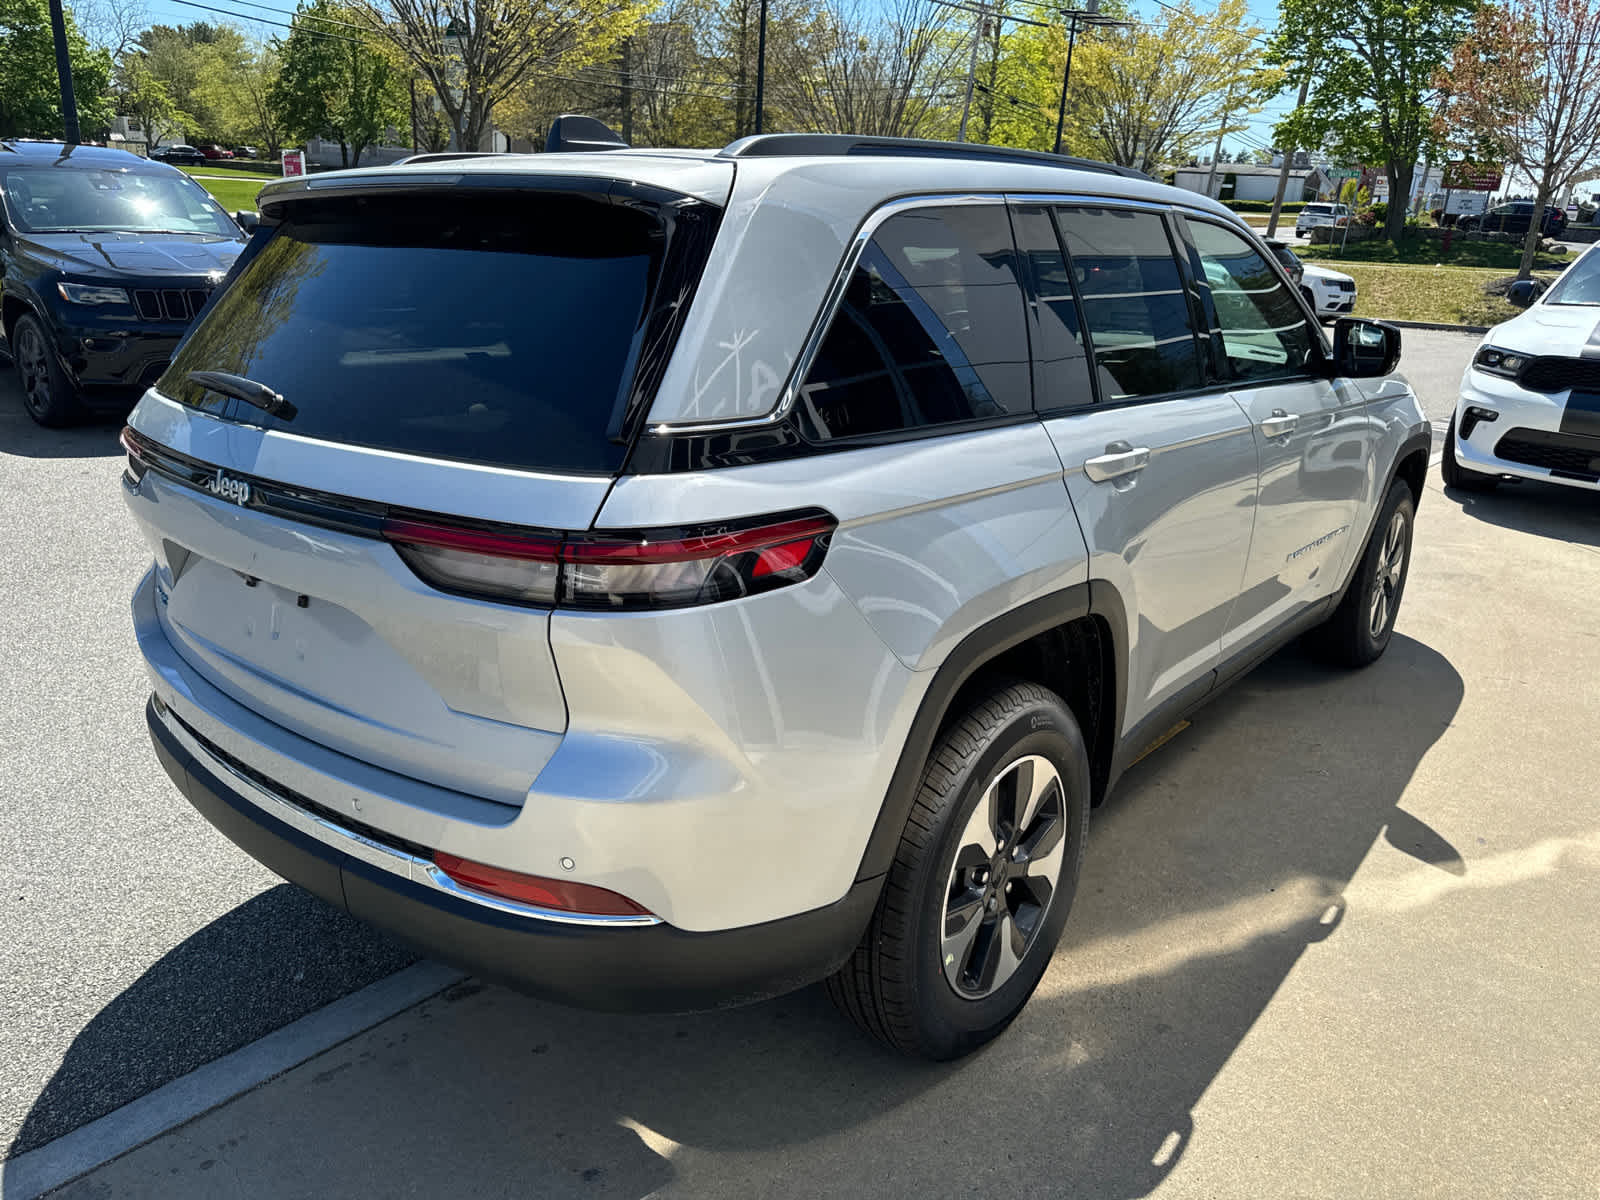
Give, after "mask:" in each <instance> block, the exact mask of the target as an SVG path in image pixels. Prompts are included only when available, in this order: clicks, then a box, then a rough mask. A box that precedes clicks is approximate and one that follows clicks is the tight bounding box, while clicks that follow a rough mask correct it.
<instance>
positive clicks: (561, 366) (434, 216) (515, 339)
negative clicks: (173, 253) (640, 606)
mask: <svg viewBox="0 0 1600 1200" xmlns="http://www.w3.org/2000/svg"><path fill="white" fill-rule="evenodd" d="M663 247H664V236H663V234H662V232H661V227H660V224H659V223H658V222H657V221H656V220H655V219H654V218H653V217H651V216H649V215H647V214H645V213H643V212H640V211H638V210H636V209H630V208H621V207H617V206H614V205H611V204H608V203H607V202H606V201H605V200H604V199H603V198H594V197H589V196H583V195H576V194H571V193H557V194H550V193H530V192H496V193H490V194H486V195H476V196H473V195H462V194H461V193H459V192H458V193H456V194H454V195H452V196H450V197H448V198H434V199H429V198H421V197H418V196H415V195H410V196H404V195H389V196H381V197H370V198H359V199H349V198H346V199H328V200H321V201H316V202H309V203H308V202H302V203H301V204H300V205H299V206H297V207H295V208H291V209H290V216H289V217H288V219H286V220H285V221H284V223H283V224H281V225H280V226H279V227H278V228H277V230H276V231H275V232H274V233H273V234H272V236H271V238H270V239H269V240H268V241H267V242H266V244H265V245H264V246H262V247H261V248H260V251H259V253H257V254H256V255H255V256H254V257H253V258H252V259H250V261H249V262H248V263H247V264H246V265H245V267H244V268H243V270H242V271H240V273H239V275H238V276H237V277H236V278H235V279H234V280H233V281H232V282H231V283H229V284H228V285H227V287H226V289H225V290H224V292H223V294H222V295H221V296H220V297H219V298H218V299H217V301H216V304H215V306H214V307H213V308H212V310H211V312H210V313H209V314H208V315H207V316H206V317H205V319H204V320H202V321H201V322H200V323H199V324H198V325H197V326H196V328H195V329H194V331H193V332H192V333H191V334H190V335H189V337H188V339H187V340H186V341H185V342H184V343H183V345H182V346H181V347H180V348H179V350H178V353H177V355H176V356H175V357H174V358H173V360H172V365H171V366H170V367H169V368H168V369H167V372H166V374H164V375H163V376H162V378H161V381H160V383H159V384H158V385H157V386H158V387H159V388H160V390H161V391H162V392H164V393H165V394H167V395H169V396H172V397H174V398H175V399H177V400H180V401H182V402H183V403H184V404H188V405H191V406H193V407H196V408H200V409H203V410H205V411H208V412H214V413H216V414H218V415H219V416H223V417H226V418H229V419H233V420H238V421H243V422H247V423H249V424H252V425H259V426H263V427H265V428H268V429H282V430H285V431H287V432H290V433H296V434H300V435H303V436H305V437H311V438H319V439H322V440H326V441H335V442H346V443H350V444H353V445H360V446H372V447H377V448H379V449H384V450H397V451H401V452H403V453H408V454H417V455H422V456H426V457H429V458H449V459H460V460H463V461H470V462H479V463H487V464H492V465H497V466H508V467H517V468H522V469H528V470H553V471H566V472H580V473H606V472H613V471H615V470H617V469H618V468H619V467H620V466H621V465H622V460H623V455H624V452H625V449H626V448H625V446H624V445H623V444H622V441H621V439H620V429H621V413H622V409H623V404H624V401H625V399H626V394H627V388H628V384H629V381H630V379H631V376H632V374H633V369H632V368H633V362H634V357H635V343H636V340H637V338H636V334H637V333H638V331H639V328H640V324H641V319H642V317H643V315H644V313H645V306H646V302H647V300H648V298H649V295H650V290H651V286H652V283H653V281H654V278H655V274H656V272H657V269H658V267H659V264H660V259H661V254H662V251H663ZM191 371H221V372H225V373H227V374H230V375H241V376H244V377H245V378H247V379H251V380H254V381H255V382H257V383H260V384H265V385H266V386H267V387H270V388H271V389H272V390H273V391H275V392H278V393H279V394H280V395H282V396H283V397H284V399H286V400H287V401H288V402H289V403H290V404H291V405H293V406H294V409H295V412H294V413H293V415H292V416H290V417H287V418H281V417H277V416H271V415H269V414H267V413H266V412H263V411H262V410H261V409H259V408H255V407H252V406H250V405H248V404H246V403H244V402H243V401H241V400H237V399H233V398H230V397H227V396H223V395H220V394H218V393H216V392H212V391H208V390H207V389H205V388H203V387H201V386H199V385H198V384H195V383H193V382H192V381H190V380H189V378H188V375H189V372H191Z"/></svg>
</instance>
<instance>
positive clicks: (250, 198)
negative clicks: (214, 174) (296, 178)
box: [195, 178, 269, 213]
mask: <svg viewBox="0 0 1600 1200" xmlns="http://www.w3.org/2000/svg"><path fill="white" fill-rule="evenodd" d="M195 182H196V183H198V184H199V185H200V186H201V187H203V188H205V190H206V191H208V192H210V193H211V195H212V197H213V198H214V199H215V200H216V202H217V203H218V204H220V205H222V207H223V208H225V209H227V210H228V211H229V212H230V213H233V212H238V211H239V210H240V209H241V208H248V209H254V208H255V206H256V193H257V192H259V191H260V190H261V188H262V185H263V184H266V183H268V182H269V181H268V180H266V179H261V178H256V179H197V180H195Z"/></svg>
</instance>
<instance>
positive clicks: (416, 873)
mask: <svg viewBox="0 0 1600 1200" xmlns="http://www.w3.org/2000/svg"><path fill="white" fill-rule="evenodd" d="M157 698H158V699H159V700H161V702H162V705H165V704H166V703H167V700H166V697H162V696H159V695H158V697H157ZM162 705H158V706H157V709H158V719H159V720H160V721H161V723H162V725H163V726H164V727H165V728H166V730H167V732H169V733H170V734H172V736H173V737H174V738H176V739H177V740H178V742H179V743H180V744H181V745H182V746H183V748H184V749H185V750H187V751H188V752H189V753H190V754H192V755H194V757H195V758H196V759H198V760H199V761H201V762H203V763H205V764H206V765H207V766H209V767H210V768H212V769H213V770H215V771H217V772H218V773H226V775H227V777H228V779H229V780H230V781H231V783H232V785H233V788H234V791H235V793H236V794H237V795H239V796H240V797H242V798H243V799H245V800H248V801H249V802H250V803H251V804H253V805H255V806H256V807H257V808H259V809H261V810H263V811H264V812H266V813H267V814H269V815H270V816H272V817H273V818H275V819H276V820H279V821H282V822H283V823H284V824H285V825H287V826H289V827H290V828H291V829H294V830H295V831H296V832H298V833H302V834H305V835H306V836H307V837H310V838H314V839H315V840H317V841H319V842H321V843H322V844H323V845H325V846H331V847H332V848H333V849H335V850H338V851H340V852H342V853H344V854H348V855H349V856H350V857H351V858H354V859H358V860H360V861H361V862H364V863H366V864H367V865H368V866H373V867H379V868H381V869H382V870H385V871H388V872H389V873H390V874H392V875H395V876H397V877H399V878H401V879H406V880H409V881H410V882H412V883H415V884H420V885H421V886H423V887H425V888H428V889H429V890H430V891H434V892H438V893H440V894H442V895H446V896H451V897H454V898H455V899H457V900H465V901H468V902H469V903H472V904H477V905H481V906H482V907H484V908H488V909H493V910H495V911H496V912H503V913H509V914H511V915H512V916H518V917H525V918H528V919H530V920H535V921H549V922H551V923H552V924H557V925H587V926H595V927H599V928H610V929H617V928H623V927H634V926H645V925H660V924H661V918H660V917H657V916H652V915H649V914H642V915H636V916H610V915H606V914H601V913H574V912H563V911H561V910H559V909H550V908H540V907H539V906H537V905H533V904H519V903H517V902H516V901H515V900H504V899H501V898H499V897H497V896H490V895H486V894H484V893H482V892H475V891H472V890H471V889H470V888H465V887H462V886H461V885H460V884H458V883H457V882H456V881H455V880H453V879H451V878H450V876H448V875H446V874H445V873H444V872H443V871H441V870H440V869H439V868H438V866H437V865H435V864H434V863H432V862H430V861H428V860H427V859H423V858H418V857H417V856H416V855H414V854H408V853H406V852H405V851H404V850H400V849H397V848H395V847H393V846H386V845H384V844H383V843H381V842H376V841H373V840H372V839H371V838H369V837H364V836H363V835H361V834H359V833H357V832H356V831H355V830H353V829H347V828H345V827H344V826H343V825H339V824H336V823H335V822H333V821H330V820H328V819H327V818H326V817H322V816H319V815H317V814H315V813H311V812H307V811H306V810H305V809H303V808H301V807H300V806H299V805H297V804H295V803H294V802H293V801H291V800H289V799H288V798H287V797H286V796H282V795H280V794H279V793H277V792H275V791H272V790H270V789H268V788H266V787H263V786H262V785H261V784H260V783H259V782H257V781H256V780H254V779H251V778H250V777H249V776H247V775H245V774H244V773H243V772H241V771H238V770H236V769H235V768H234V767H233V765H232V764H231V763H228V762H226V761H224V760H223V759H220V758H218V757H217V756H216V755H215V754H213V753H212V752H211V751H210V750H209V749H208V748H207V747H206V746H205V745H203V744H202V743H201V742H199V741H198V740H197V739H196V738H194V737H193V736H192V735H191V734H190V733H189V731H188V730H187V729H185V728H184V727H183V725H182V723H181V722H178V721H172V720H168V719H167V714H166V713H165V712H164V711H161V707H162Z"/></svg>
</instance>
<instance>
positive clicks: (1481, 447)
mask: <svg viewBox="0 0 1600 1200" xmlns="http://www.w3.org/2000/svg"><path fill="white" fill-rule="evenodd" d="M1535 291H1536V289H1535V285H1534V284H1533V282H1532V281H1531V280H1524V281H1521V282H1518V283H1514V284H1512V285H1511V292H1510V295H1509V297H1508V299H1510V301H1511V302H1512V303H1513V304H1516V305H1518V306H1520V307H1525V308H1527V310H1528V311H1527V312H1525V313H1522V314H1521V315H1519V316H1516V317H1513V318H1512V319H1511V320H1509V321H1506V322H1504V323H1503V324H1500V325H1496V326H1495V327H1494V328H1493V329H1491V330H1490V331H1489V332H1488V334H1487V335H1485V337H1484V339H1483V342H1482V343H1481V344H1480V345H1479V346H1478V350H1477V352H1476V353H1475V354H1474V355H1473V356H1472V363H1471V365H1470V366H1468V367H1467V370H1466V372H1465V374H1463V375H1462V377H1461V398H1460V399H1459V400H1458V401H1457V403H1456V410H1455V413H1454V414H1453V415H1452V416H1451V418H1450V428H1449V431H1448V432H1447V433H1446V434H1445V447H1444V458H1443V459H1442V460H1441V461H1440V464H1439V467H1440V471H1441V472H1442V474H1443V475H1444V481H1445V483H1447V484H1450V485H1451V486H1453V487H1459V488H1472V489H1477V490H1480V491H1488V490H1490V489H1492V488H1493V487H1494V486H1495V485H1496V484H1497V483H1498V482H1499V481H1500V480H1501V479H1502V478H1511V479H1539V480H1545V481H1547V482H1550V483H1560V484H1565V485H1566V486H1568V487H1583V488H1590V489H1597V488H1600V358H1597V357H1596V346H1597V345H1600V333H1597V332H1596V331H1597V329H1600V248H1596V249H1591V250H1587V251H1585V252H1584V254H1583V257H1581V258H1579V259H1578V261H1577V262H1575V263H1573V264H1572V265H1571V266H1570V267H1568V268H1567V269H1566V270H1565V271H1564V272H1563V273H1562V275H1561V278H1559V279H1557V280H1556V282H1555V283H1554V284H1552V285H1551V287H1550V290H1549V291H1547V292H1546V293H1545V294H1544V295H1543V296H1542V297H1539V298H1537V299H1535Z"/></svg>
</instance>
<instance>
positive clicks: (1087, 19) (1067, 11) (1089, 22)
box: [1056, 0, 1129, 154]
mask: <svg viewBox="0 0 1600 1200" xmlns="http://www.w3.org/2000/svg"><path fill="white" fill-rule="evenodd" d="M1056 12H1058V13H1060V14H1061V15H1062V16H1063V17H1065V18H1067V66H1066V70H1064V71H1063V72H1062V73H1061V107H1060V109H1059V110H1057V112H1056V153H1057V154H1060V153H1061V135H1062V133H1063V131H1064V130H1065V129H1066V124H1067V88H1068V87H1069V86H1070V85H1071V83H1072V48H1073V46H1075V45H1076V44H1077V41H1078V28H1079V26H1080V25H1081V26H1082V28H1083V29H1084V31H1085V32H1087V31H1088V30H1089V29H1090V28H1092V27H1093V26H1096V25H1103V26H1107V27H1110V26H1113V25H1127V24H1129V22H1127V21H1117V20H1113V19H1112V18H1110V17H1102V16H1101V15H1100V0H1086V2H1085V4H1084V6H1083V7H1082V8H1058V9H1056Z"/></svg>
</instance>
